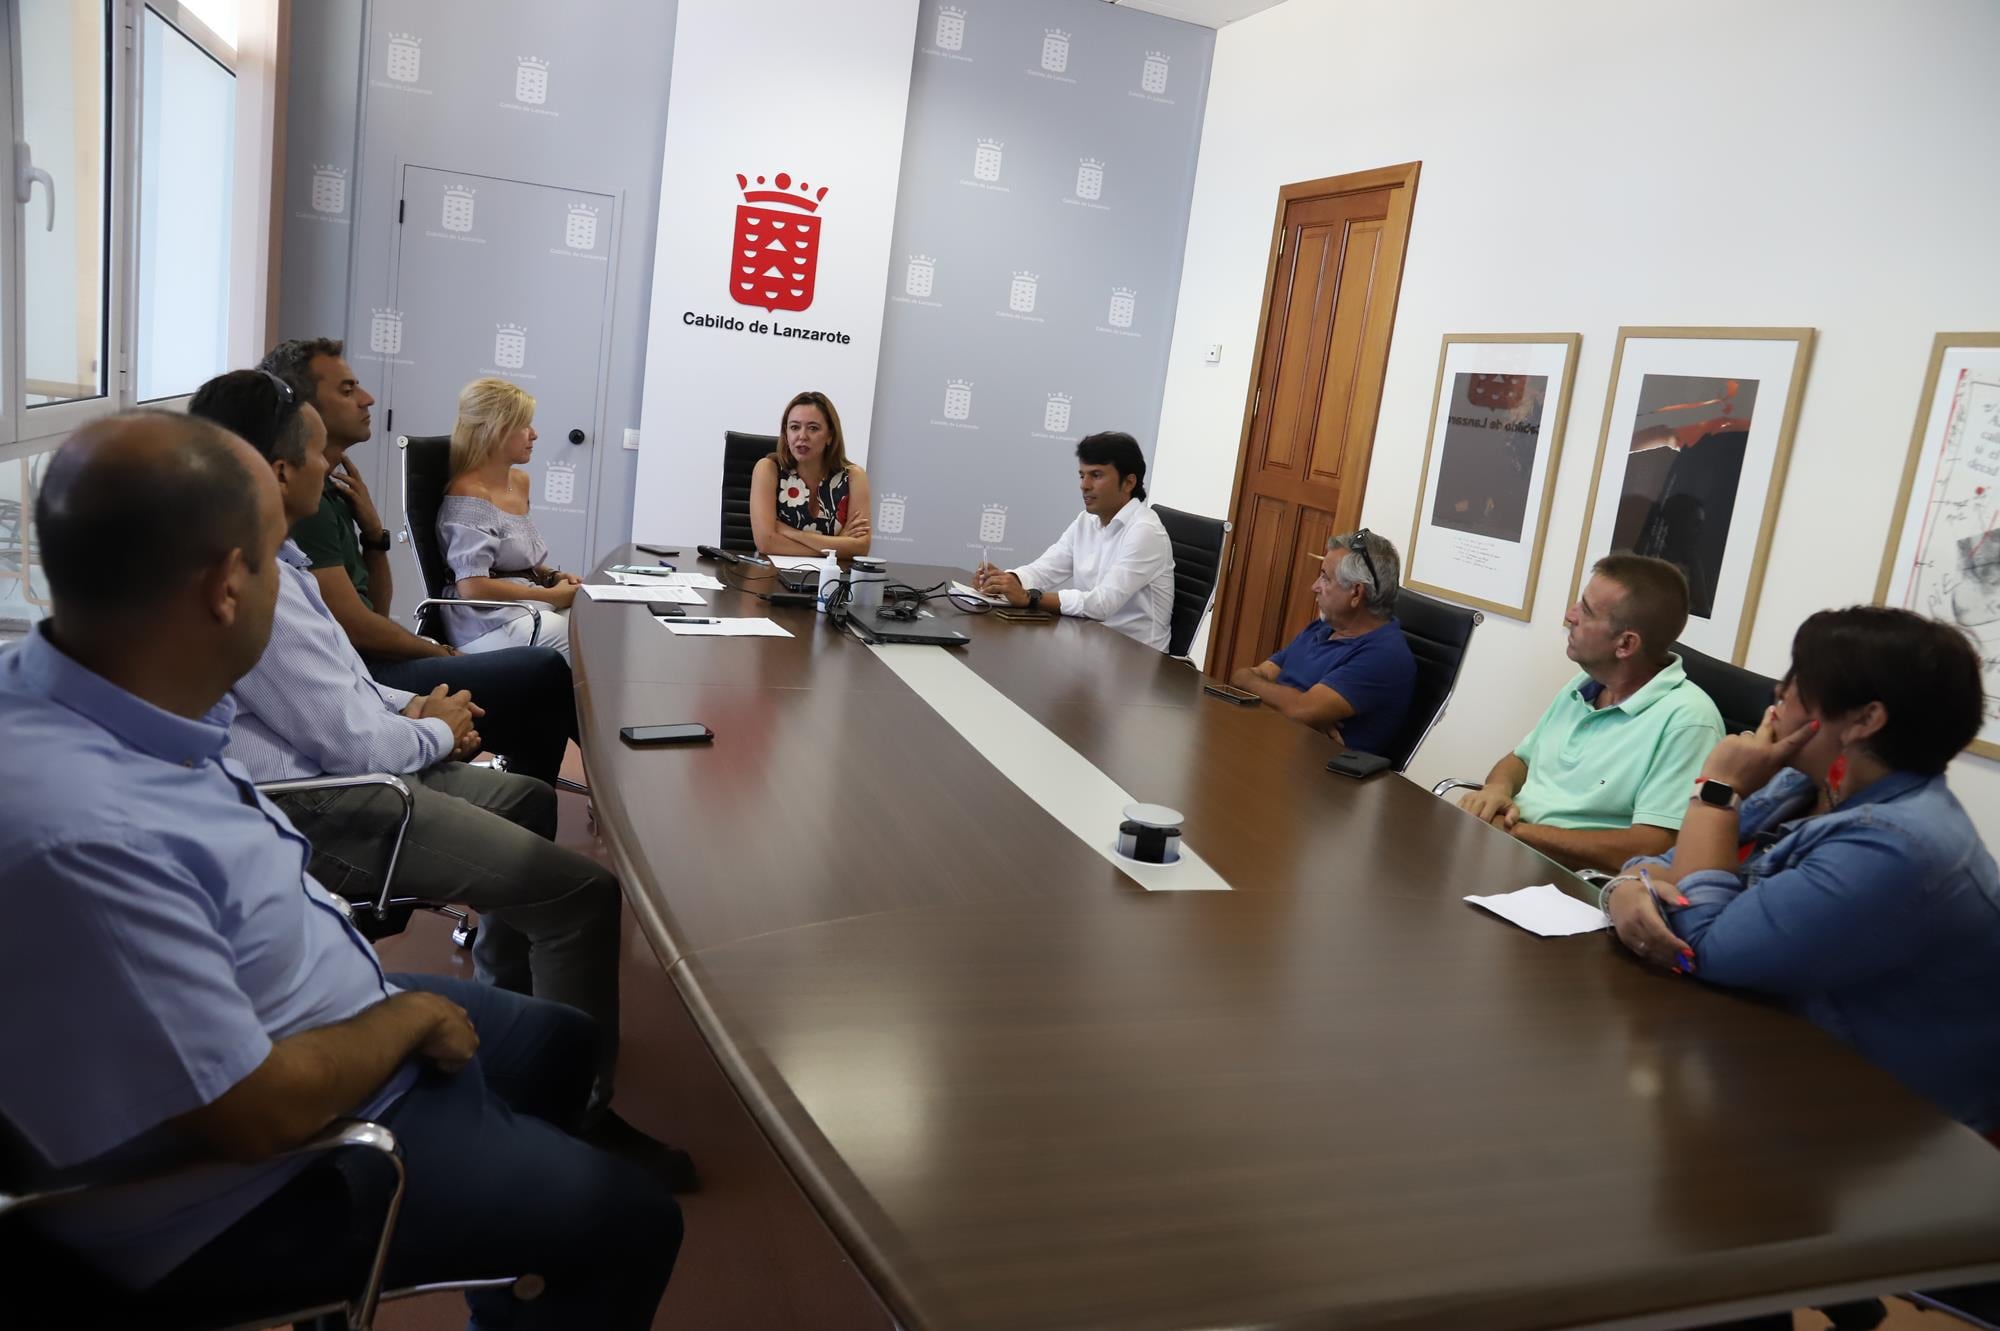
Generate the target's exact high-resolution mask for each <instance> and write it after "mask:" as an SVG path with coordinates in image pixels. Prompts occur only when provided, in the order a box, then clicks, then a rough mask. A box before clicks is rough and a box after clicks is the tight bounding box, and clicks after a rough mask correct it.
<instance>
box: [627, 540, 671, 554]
mask: <svg viewBox="0 0 2000 1331" xmlns="http://www.w3.org/2000/svg"><path fill="white" fill-rule="evenodd" d="M632 548H633V549H634V550H643V551H645V552H646V553H647V554H649V555H662V556H664V555H677V554H679V553H680V551H679V550H678V549H676V548H675V547H673V546H671V545H647V544H646V543H645V542H644V541H635V542H633V544H632Z"/></svg>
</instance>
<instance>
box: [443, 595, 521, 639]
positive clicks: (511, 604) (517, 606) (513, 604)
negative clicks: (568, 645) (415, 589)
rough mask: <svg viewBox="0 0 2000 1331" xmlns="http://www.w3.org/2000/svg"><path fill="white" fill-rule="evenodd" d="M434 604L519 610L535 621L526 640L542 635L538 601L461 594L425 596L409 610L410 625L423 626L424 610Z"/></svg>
mask: <svg viewBox="0 0 2000 1331" xmlns="http://www.w3.org/2000/svg"><path fill="white" fill-rule="evenodd" d="M434 605H470V606H478V607H480V608H481V609H485V610H520V611H523V612H525V613H527V614H529V615H532V616H534V621H535V622H534V623H533V624H531V625H530V626H529V629H528V640H529V641H530V642H533V641H535V640H536V639H538V638H540V637H541V636H542V605H541V602H539V601H481V600H470V599H468V598H466V597H463V596H426V597H425V598H424V599H423V600H421V601H419V602H417V604H416V606H415V608H414V609H412V610H411V611H410V626H411V627H412V628H421V627H423V622H424V611H426V610H428V609H430V608H431V607H432V606H434Z"/></svg>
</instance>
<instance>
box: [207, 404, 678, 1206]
mask: <svg viewBox="0 0 2000 1331" xmlns="http://www.w3.org/2000/svg"><path fill="white" fill-rule="evenodd" d="M188 413H189V414H190V415H193V416H198V417H201V418H203V419H206V420H211V421H214V422H216V423H217V424H219V425H221V426H223V427H224V428H226V429H228V430H231V431H232V432H234V433H235V434H236V435H237V437H239V438H241V439H243V440H244V441H245V442H246V443H248V444H249V445H250V446H251V447H252V448H254V449H256V450H257V451H258V452H259V453H260V454H261V455H262V456H263V458H264V460H265V463H266V465H267V466H268V467H269V468H270V470H271V472H272V474H273V475H274V476H275V477H276V478H277V481H278V488H279V493H280V496H281V498H282V502H283V504H284V512H285V520H286V522H287V523H294V524H295V523H297V522H298V521H299V520H300V519H301V518H303V517H305V516H306V515H308V514H310V513H312V512H313V510H314V508H315V507H316V505H317V504H318V502H319V496H320V491H321V488H322V486H323V485H324V483H325V480H326V470H327V462H326V453H325V445H326V430H325V427H324V426H323V425H322V424H321V423H320V419H319V413H318V411H317V410H316V409H315V408H314V407H313V406H312V405H311V404H310V403H304V402H301V401H299V400H298V399H297V397H296V395H295V394H294V393H293V391H292V389H291V387H290V386H289V385H288V384H287V383H286V382H285V381H284V380H282V379H280V378H278V377H277V376H275V375H271V374H266V373H265V372H264V371H262V370H236V371H232V372H231V373H228V374H224V375H219V376H217V377H216V378H214V379H211V380H209V381H208V382H207V383H205V384H203V385H202V386H201V387H200V388H199V389H197V390H196V392H195V394H194V397H193V398H192V399H191V400H190V401H189V403H188ZM278 565H279V567H278V570H277V573H278V601H277V608H276V610H275V612H274V615H273V618H272V624H271V639H270V644H269V645H268V646H267V647H266V648H265V649H264V654H263V656H262V657H260V658H259V659H258V661H257V664H256V665H255V666H253V667H251V669H250V670H249V671H248V672H246V673H245V674H244V675H243V677H242V678H241V679H239V680H237V681H236V685H235V687H234V688H233V689H232V690H231V692H230V697H231V698H232V699H233V700H234V702H235V704H236V708H237V714H236V721H235V724H234V725H233V726H232V727H231V730H230V736H229V747H228V749H227V750H226V752H227V755H228V756H229V757H231V758H233V759H235V760H236V761H237V762H239V763H241V764H243V766H244V768H245V769H246V770H247V771H248V772H249V773H250V776H251V779H253V780H255V781H260V782H262V781H279V780H287V779H291V778H296V777H314V776H320V775H331V776H356V775H360V774H362V773H365V772H392V773H396V774H398V775H401V776H406V777H409V778H411V779H410V780H409V781H408V782H407V784H408V786H409V788H410V794H411V796H412V798H413V800H414V808H413V810H412V813H411V816H410V827H409V832H408V834H407V835H406V837H405V838H404V841H403V853H402V856H401V858H400V859H398V860H397V865H396V887H397V890H398V892H399V893H401V894H407V895H413V896H419V897H425V898H428V899H431V900H434V901H451V902H458V903H462V904H464V905H468V906H471V907H473V908H474V909H476V910H477V911H479V914H480V929H479V937H478V942H477V944H476V945H475V947H474V949H473V962H474V967H475V971H476V974H477V976H478V978H479V979H481V980H483V981H485V982H486V983H488V984H497V985H500V986H501V987H503V988H507V989H513V990H515V991H517V992H522V993H529V992H532V993H534V994H536V995H537V996H539V997H542V998H549V999H553V1000H555V1001H556V1002H558V1003H567V1004H569V1005H570V1006H571V1007H575V1008H580V1009H582V1010H583V1011H584V1012H587V1013H589V1014H590V1015H591V1016H592V1017H594V1018H596V1020H597V1024H598V1029H599V1032H600V1034H601V1036H602V1045H601V1051H600V1067H599V1081H598V1093H597V1097H596V1100H597V1105H598V1109H597V1112H596V1113H595V1114H594V1115H593V1118H592V1122H591V1125H590V1129H589V1134H590V1135H592V1136H596V1135H598V1134H600V1133H601V1134H603V1136H604V1138H605V1141H604V1144H606V1145H617V1146H621V1147H623V1146H630V1147H632V1148H633V1149H644V1148H646V1147H650V1148H651V1149H652V1150H654V1151H655V1152H660V1151H664V1150H666V1148H664V1147H662V1146H659V1145H658V1144H657V1143H652V1142H651V1141H650V1139H646V1138H643V1136H642V1134H640V1133H639V1132H638V1130H637V1129H635V1128H631V1127H630V1126H629V1125H628V1124H626V1123H624V1121H623V1120H621V1119H618V1118H617V1117H616V1116H615V1115H613V1114H612V1113H611V1112H610V1109H609V1108H608V1106H609V1102H610V1098H611V1079H612V1068H613V1065H614V1063H615V1061H616V1058H617V1052H618V917H619V910H620V906H621V903H622V897H621V895H620V893H619V890H618V882H617V879H615V878H614V877H613V876H612V875H611V874H610V873H609V872H607V871H606V870H605V869H604V868H603V866H601V865H599V864H598V863H597V862H596V861H595V860H592V859H590V858H589V857H588V856H585V855H579V854H577V853H576V852H575V851H572V850H565V849H564V848H562V847H561V846H558V845H556V844H555V834H556V795H555V791H554V790H553V789H552V788H551V787H550V786H549V785H548V784H547V783H546V782H543V781H538V780H535V779H533V778H532V777H525V776H519V775H514V774H511V773H507V772H501V771H496V770H495V769H493V768H490V767H472V766H468V765H467V764H465V763H464V762H460V761H457V760H458V759H461V758H466V757H469V756H471V755H473V754H475V753H477V752H478V751H479V746H480V739H479V733H478V731H477V730H476V729H475V728H474V727H475V723H476V721H477V718H478V715H479V712H480V709H479V707H478V706H477V704H476V703H475V702H474V701H473V699H472V698H471V697H470V696H469V695H468V694H466V693H463V692H460V693H449V692H448V691H447V690H446V689H445V688H444V687H443V686H439V687H438V688H437V689H436V690H435V691H433V692H432V693H431V694H430V695H429V696H428V697H424V698H417V697H415V696H414V695H412V694H409V693H406V692H404V691H402V690H399V689H392V688H389V687H388V686H386V685H383V684H380V683H378V682H376V680H375V679H374V678H373V677H371V676H370V675H369V673H368V670H367V667H366V666H364V665H363V664H362V661H361V657H360V656H359V655H358V654H357V653H356V652H355V650H354V648H353V646H352V644H350V643H349V641H348V638H347V634H346V633H345V632H344V631H343V630H342V629H341V627H340V624H339V622H338V621H336V620H335V619H334V617H333V615H332V613H331V612H330V611H329V610H328V609H327V605H326V602H325V600H324V599H323V598H322V597H321V595H320V588H319V583H318V582H317V581H316V580H315V579H314V578H313V576H312V574H311V572H310V571H308V568H307V565H306V559H305V556H304V555H303V554H302V553H300V551H299V549H298V547H297V546H296V545H295V544H294V543H293V542H291V541H290V540H287V541H286V542H285V543H284V545H283V546H281V547H280V548H279V551H278ZM277 803H278V806H279V807H280V808H282V809H283V810H284V811H285V813H286V815H287V816H288V817H290V818H291V819H292V821H293V822H294V823H295V824H296V825H297V827H298V828H299V830H300V831H301V832H302V833H304V834H305V836H306V837H307V838H308V839H309V840H310V841H311V842H312V846H313V851H314V858H313V861H312V870H313V875H314V877H316V878H319V879H321V880H322V881H324V882H326V883H327V884H329V885H330V886H331V887H332V888H333V889H334V890H335V891H337V892H339V893H340V894H341V895H342V896H345V897H347V898H349V899H350V900H355V899H372V898H374V897H375V896H376V895H377V894H378V893H379V892H380V890H381V882H380V879H379V877H378V876H377V875H378V869H379V866H380V863H381V859H382V854H381V847H382V846H383V844H385V842H386V841H387V839H388V838H389V837H390V836H392V835H393V834H394V831H395V827H396V824H397V822H398V821H399V820H400V819H401V817H402V805H401V801H399V800H396V799H394V798H393V797H392V796H391V795H390V793H389V792H386V791H384V790H382V789H381V788H380V787H348V788H343V789H335V790H317V791H299V792H294V793H291V794H286V795H280V796H279V797H278V800H277ZM614 1139H615V1140H614ZM673 1163H674V1165H675V1167H677V1168H679V1169H681V1170H683V1172H685V1170H686V1169H687V1168H688V1166H687V1164H686V1162H685V1157H684V1156H683V1157H679V1158H678V1159H677V1160H675V1161H674V1162H673Z"/></svg>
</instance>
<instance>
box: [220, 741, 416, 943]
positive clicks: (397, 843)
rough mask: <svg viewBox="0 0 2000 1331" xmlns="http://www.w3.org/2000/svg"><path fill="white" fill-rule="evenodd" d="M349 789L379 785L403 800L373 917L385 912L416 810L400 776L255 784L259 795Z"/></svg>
mask: <svg viewBox="0 0 2000 1331" xmlns="http://www.w3.org/2000/svg"><path fill="white" fill-rule="evenodd" d="M351 786H382V787H384V788H386V789H388V790H393V791H395V792H396V796H397V798H399V799H400V800H402V801H403V816H402V818H401V819H399V820H398V821H397V823H396V836H395V839H394V840H392V841H391V842H390V843H389V863H388V865H387V867H385V868H384V869H383V870H382V893H381V895H380V896H379V897H377V898H376V899H375V904H374V906H373V910H374V911H375V914H376V916H377V918H381V917H384V916H386V915H387V914H388V913H389V898H390V892H391V889H392V888H393V887H394V885H395V880H396V861H398V860H400V859H401V858H402V857H403V838H404V837H406V836H408V835H409V833H410V816H411V815H412V814H414V813H415V812H416V810H417V798H416V796H414V795H412V794H411V793H410V787H409V786H408V785H407V784H406V783H405V782H404V781H403V778H402V777H400V776H395V775H392V774H391V773H388V772H363V773H361V774H359V775H357V776H307V777H299V778H298V779H296V780H292V781H265V782H262V783H261V784H259V785H258V787H257V790H258V793H260V794H263V795H290V794H295V793H296V792H298V791H301V790H342V789H346V788H348V787H351Z"/></svg>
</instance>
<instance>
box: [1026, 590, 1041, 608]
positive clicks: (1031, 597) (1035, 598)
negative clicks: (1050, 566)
mask: <svg viewBox="0 0 2000 1331" xmlns="http://www.w3.org/2000/svg"><path fill="white" fill-rule="evenodd" d="M1041 608H1042V589H1041V588H1040V587H1030V588H1028V609H1030V610H1040V609H1041Z"/></svg>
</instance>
